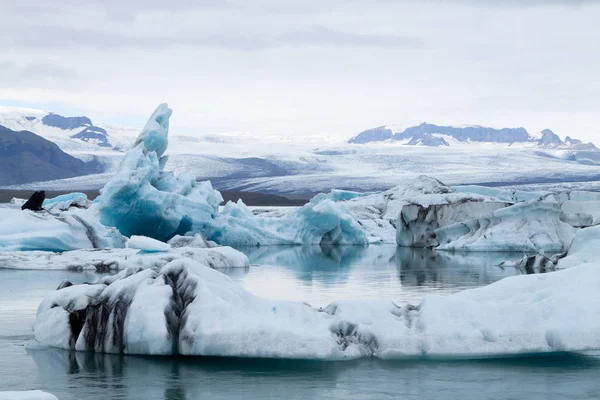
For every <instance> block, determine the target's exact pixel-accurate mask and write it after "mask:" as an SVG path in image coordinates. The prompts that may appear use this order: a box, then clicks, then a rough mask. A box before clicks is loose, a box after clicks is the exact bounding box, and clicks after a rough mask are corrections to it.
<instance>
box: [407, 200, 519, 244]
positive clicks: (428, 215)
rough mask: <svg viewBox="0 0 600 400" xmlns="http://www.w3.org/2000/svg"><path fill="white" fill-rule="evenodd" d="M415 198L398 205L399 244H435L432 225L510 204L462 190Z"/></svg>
mask: <svg viewBox="0 0 600 400" xmlns="http://www.w3.org/2000/svg"><path fill="white" fill-rule="evenodd" d="M416 200H417V202H414V203H410V204H407V205H405V206H404V207H402V211H400V214H399V216H398V222H397V224H396V226H397V230H396V243H397V244H398V245H399V246H405V247H410V246H416V247H432V246H436V245H437V241H436V238H435V237H436V235H435V233H434V232H435V230H436V229H438V228H442V227H444V226H447V225H452V224H454V223H457V222H462V221H465V220H469V219H472V218H477V217H479V216H481V215H484V214H487V213H491V212H493V211H496V210H499V209H501V208H504V207H508V206H510V205H511V204H510V203H506V202H503V201H496V200H493V199H488V198H485V197H482V196H479V195H473V194H462V193H460V194H459V193H452V194H447V195H427V196H422V197H421V198H418V199H416ZM413 201H414V200H413Z"/></svg>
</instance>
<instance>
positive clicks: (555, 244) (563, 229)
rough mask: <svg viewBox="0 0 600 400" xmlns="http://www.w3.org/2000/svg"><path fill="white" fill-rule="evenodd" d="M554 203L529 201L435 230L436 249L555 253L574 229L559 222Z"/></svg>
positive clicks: (568, 241)
mask: <svg viewBox="0 0 600 400" xmlns="http://www.w3.org/2000/svg"><path fill="white" fill-rule="evenodd" d="M563 219H564V217H563V214H562V212H561V207H560V205H559V204H558V203H556V202H554V201H550V200H543V201H529V202H525V203H518V204H515V205H513V206H511V207H507V208H503V209H500V210H496V211H494V212H492V213H489V214H485V215H482V216H480V217H478V218H474V219H470V220H466V221H463V222H459V223H456V224H452V225H448V226H446V227H442V228H440V229H437V230H436V231H435V235H436V240H437V242H438V243H439V247H438V249H440V250H464V251H513V252H529V253H536V254H537V253H539V252H540V251H543V252H545V253H552V252H555V253H558V252H561V251H565V250H566V249H568V248H569V245H570V244H571V241H572V240H573V237H574V236H575V233H576V232H577V229H575V228H573V227H572V226H571V225H569V224H568V223H566V222H564V221H563Z"/></svg>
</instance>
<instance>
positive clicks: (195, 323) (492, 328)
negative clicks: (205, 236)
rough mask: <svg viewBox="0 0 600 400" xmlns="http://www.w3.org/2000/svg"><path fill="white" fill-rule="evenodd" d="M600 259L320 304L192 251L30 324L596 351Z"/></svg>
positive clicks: (300, 341)
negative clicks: (401, 301)
mask: <svg viewBox="0 0 600 400" xmlns="http://www.w3.org/2000/svg"><path fill="white" fill-rule="evenodd" d="M598 287H600V270H599V269H598V268H597V267H596V266H595V265H587V266H582V267H579V268H573V269H567V270H563V271H558V272H554V273H551V274H544V275H523V276H517V277H511V278H506V279H503V280H502V281H499V282H497V283H494V284H492V285H489V286H486V287H482V288H478V289H473V290H466V291H463V292H460V293H457V294H453V295H450V296H428V297H425V299H424V300H423V302H422V303H421V304H420V305H417V306H413V305H410V304H407V305H396V304H394V303H391V302H388V301H374V302H357V301H345V302H335V303H331V304H329V305H328V306H326V307H324V308H313V307H311V306H309V305H307V304H303V303H295V302H287V301H276V300H269V299H264V298H261V297H257V296H254V295H252V294H250V293H248V292H246V291H245V290H244V289H242V288H241V287H239V286H238V285H237V284H235V283H234V282H232V281H231V279H230V278H228V277H227V276H225V275H223V274H221V273H220V272H218V271H215V270H212V269H210V268H207V267H205V266H204V265H202V264H199V263H197V262H195V261H193V260H189V259H178V260H174V261H172V262H170V263H168V264H166V265H164V266H163V267H162V268H161V269H160V270H159V271H155V270H150V269H145V270H137V269H133V268H131V269H127V270H124V271H122V272H121V273H119V274H118V275H115V276H111V277H105V278H102V279H101V280H100V281H99V282H98V283H96V284H82V285H75V286H69V287H62V288H60V289H59V290H56V291H54V292H51V293H50V294H48V296H47V297H46V298H45V299H44V301H43V302H42V303H41V304H40V307H39V309H38V313H37V319H36V322H35V324H34V334H35V337H36V339H37V340H38V341H39V342H40V343H42V344H45V345H49V346H53V347H59V348H65V349H75V350H79V351H96V352H112V353H126V354H157V355H158V354H160V355H165V354H183V355H212V356H235V357H268V358H302V359H325V360H342V359H354V358H359V357H371V356H374V357H378V358H383V359H394V358H404V357H446V356H454V357H463V358H472V357H481V356H498V355H518V354H523V353H551V352H563V351H584V350H589V349H598V348H600V292H599V291H598Z"/></svg>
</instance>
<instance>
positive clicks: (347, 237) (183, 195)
mask: <svg viewBox="0 0 600 400" xmlns="http://www.w3.org/2000/svg"><path fill="white" fill-rule="evenodd" d="M170 115H171V110H170V109H169V108H168V107H167V106H166V104H161V105H160V106H159V107H158V108H157V109H156V111H155V112H154V113H153V114H152V117H151V118H150V120H149V121H148V123H147V124H146V127H145V128H144V129H143V130H142V132H141V133H140V136H139V137H138V139H137V141H136V145H135V147H134V148H133V149H131V150H129V151H128V152H127V154H126V155H125V157H124V159H123V161H122V163H121V165H120V167H119V171H118V172H117V174H116V175H115V177H114V178H113V179H112V180H111V181H110V182H108V183H107V184H106V186H105V187H104V188H103V189H102V190H101V196H100V198H99V200H98V204H97V205H95V207H97V209H98V212H99V215H100V220H101V222H102V223H103V224H105V225H108V226H114V227H116V228H118V230H119V231H120V232H121V233H122V234H123V235H125V236H132V235H142V236H148V237H151V238H154V239H157V240H160V241H168V240H170V239H171V238H173V237H174V236H176V235H185V234H188V233H189V234H194V233H201V234H202V235H203V236H204V237H205V238H206V239H207V240H210V241H214V242H216V243H218V244H221V245H236V246H241V245H253V246H254V245H272V244H320V243H322V244H329V243H333V244H366V243H368V239H367V235H366V233H365V231H364V229H363V228H362V227H361V226H360V224H358V222H357V221H356V220H354V218H353V217H352V216H351V215H350V212H349V211H348V210H347V208H346V207H345V206H344V205H343V204H339V203H336V202H334V201H332V200H331V199H329V198H327V196H326V195H321V196H317V197H315V198H314V199H313V200H311V202H310V203H309V204H307V205H306V206H305V207H302V208H300V209H298V210H296V211H295V212H293V213H291V214H289V215H287V216H285V217H284V218H280V219H276V220H274V219H268V218H261V217H260V216H255V215H253V214H252V212H251V211H250V210H249V209H248V208H247V207H246V206H245V205H244V204H243V203H242V202H241V201H239V202H238V203H231V202H230V203H228V204H226V205H225V207H224V208H223V210H222V211H221V212H219V210H218V207H219V204H220V203H221V202H222V201H223V199H222V197H221V195H220V193H219V192H218V191H216V190H214V189H213V188H212V185H211V184H210V182H202V183H196V180H195V178H194V177H193V176H186V175H175V174H173V173H171V172H167V171H165V170H164V167H165V165H166V162H167V158H166V156H164V155H163V154H164V152H165V151H166V149H167V144H168V143H167V134H168V125H169V124H168V121H169V117H170Z"/></svg>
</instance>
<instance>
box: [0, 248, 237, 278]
mask: <svg viewBox="0 0 600 400" xmlns="http://www.w3.org/2000/svg"><path fill="white" fill-rule="evenodd" d="M178 258H189V259H191V260H194V261H197V262H200V263H202V264H204V265H207V266H209V267H211V268H237V267H242V268H244V267H247V266H248V258H247V257H246V256H245V255H244V254H243V253H241V252H239V251H237V250H234V249H232V248H231V247H213V248H200V247H188V246H183V247H177V248H171V249H169V250H168V251H161V252H147V251H139V250H137V249H133V248H126V249H102V250H73V251H65V252H62V253H54V252H47V251H15V252H3V253H0V268H5V269H24V270H28V269H31V270H72V271H84V270H92V271H98V272H106V271H120V270H124V269H127V268H150V269H156V270H158V269H160V268H161V267H163V266H164V265H165V264H167V263H169V262H171V261H173V260H175V259H178Z"/></svg>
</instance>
